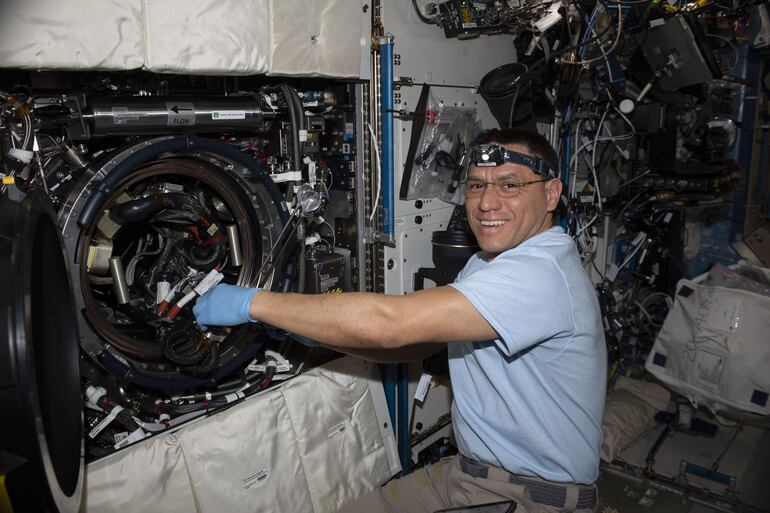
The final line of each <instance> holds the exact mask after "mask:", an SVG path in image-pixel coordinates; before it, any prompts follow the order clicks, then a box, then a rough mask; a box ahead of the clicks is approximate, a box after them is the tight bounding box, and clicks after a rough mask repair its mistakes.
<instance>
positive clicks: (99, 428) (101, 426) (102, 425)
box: [88, 405, 123, 438]
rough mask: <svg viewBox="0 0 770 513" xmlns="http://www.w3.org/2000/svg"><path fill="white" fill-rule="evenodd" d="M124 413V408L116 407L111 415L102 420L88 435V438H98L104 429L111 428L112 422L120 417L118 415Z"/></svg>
mask: <svg viewBox="0 0 770 513" xmlns="http://www.w3.org/2000/svg"><path fill="white" fill-rule="evenodd" d="M122 411H123V407H122V406H120V405H116V406H115V407H114V408H113V409H112V411H110V413H109V414H108V415H107V416H106V417H104V418H103V419H102V421H101V422H99V423H98V424H97V425H96V426H94V428H93V429H92V430H91V431H90V432H89V433H88V436H90V437H91V438H96V436H97V435H98V434H99V433H101V432H102V431H104V428H106V427H107V426H109V424H110V422H112V421H113V420H115V417H117V416H118V413H120V412H122Z"/></svg>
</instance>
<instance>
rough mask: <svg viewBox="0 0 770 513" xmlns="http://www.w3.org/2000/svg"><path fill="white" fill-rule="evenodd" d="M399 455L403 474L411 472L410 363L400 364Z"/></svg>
mask: <svg viewBox="0 0 770 513" xmlns="http://www.w3.org/2000/svg"><path fill="white" fill-rule="evenodd" d="M398 455H399V457H400V458H399V459H400V460H401V475H402V476H405V475H407V474H409V473H410V471H409V463H410V461H409V460H410V457H411V446H410V444H409V364H407V363H399V364H398Z"/></svg>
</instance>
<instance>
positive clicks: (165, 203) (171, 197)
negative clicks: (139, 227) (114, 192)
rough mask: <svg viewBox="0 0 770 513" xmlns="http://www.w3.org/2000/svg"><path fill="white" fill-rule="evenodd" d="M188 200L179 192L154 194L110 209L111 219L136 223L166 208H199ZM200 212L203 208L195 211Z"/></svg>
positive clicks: (118, 221) (122, 222) (124, 222)
mask: <svg viewBox="0 0 770 513" xmlns="http://www.w3.org/2000/svg"><path fill="white" fill-rule="evenodd" d="M187 198H188V196H186V195H184V194H179V193H178V192H170V193H167V194H153V195H151V196H147V197H146V198H139V199H135V200H131V201H126V202H125V203H120V204H119V205H115V206H113V207H112V208H110V217H111V218H112V220H113V221H115V222H116V223H119V224H128V223H136V222H138V221H141V220H143V219H147V218H148V217H149V216H151V215H152V214H154V213H155V212H157V211H159V210H162V209H164V208H177V209H186V208H189V207H190V206H193V207H195V206H197V205H195V204H193V205H190V203H191V202H190V201H188V200H187ZM193 203H194V202H193ZM200 210H201V208H200V207H199V206H198V208H196V209H195V210H194V211H195V213H200Z"/></svg>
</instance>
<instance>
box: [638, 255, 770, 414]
mask: <svg viewBox="0 0 770 513" xmlns="http://www.w3.org/2000/svg"><path fill="white" fill-rule="evenodd" d="M757 271H759V272H761V273H762V274H764V275H765V276H770V271H769V270H767V269H757V268H754V272H757ZM730 273H732V274H730ZM712 276H713V275H712ZM707 277H709V275H708V274H704V275H701V276H698V277H697V278H695V279H694V280H680V281H679V283H678V284H677V287H676V297H675V301H674V305H673V307H672V309H671V311H670V312H669V313H668V316H667V317H666V320H665V322H664V323H663V327H662V328H661V330H660V333H658V337H657V339H656V340H655V344H654V346H653V348H652V351H650V354H649V355H648V357H647V361H646V364H645V367H646V368H647V370H648V371H650V372H651V373H652V374H653V375H654V376H655V377H656V378H658V379H659V380H661V381H662V382H663V383H665V384H666V385H668V387H669V388H671V389H672V390H674V391H676V392H678V393H680V394H682V395H684V396H685V397H687V398H688V399H689V400H690V402H692V403H693V404H694V405H696V406H697V405H699V404H702V405H704V406H706V407H707V408H709V409H710V410H711V411H712V412H714V413H719V412H720V411H722V412H724V411H728V412H729V411H737V412H743V413H746V412H750V413H755V414H759V415H768V414H770V400H769V399H768V394H770V296H767V295H765V294H763V293H757V292H751V291H749V290H741V289H739V288H732V287H735V286H743V285H742V284H741V283H739V282H741V281H742V280H744V278H742V277H740V276H739V275H738V274H737V273H735V272H733V271H731V270H729V269H726V268H724V267H721V269H718V270H717V279H716V283H725V284H730V285H731V287H726V286H718V285H712V283H714V282H715V280H713V279H711V278H710V279H709V285H707V284H706V278H707ZM744 288H745V287H744ZM753 288H754V290H760V292H764V291H761V288H762V287H753Z"/></svg>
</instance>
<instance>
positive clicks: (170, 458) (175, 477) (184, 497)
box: [81, 434, 196, 513]
mask: <svg viewBox="0 0 770 513" xmlns="http://www.w3.org/2000/svg"><path fill="white" fill-rule="evenodd" d="M84 492H85V493H84V494H83V502H82V506H81V511H82V512H86V513H101V512H104V513H109V512H114V511H120V512H121V513H148V512H149V511H164V512H169V513H189V512H192V511H196V507H195V500H194V496H193V494H192V489H191V487H190V480H189V478H188V477H187V471H186V470H185V462H184V457H183V455H182V449H181V446H180V444H179V438H177V436H176V435H174V434H171V435H167V436H158V437H155V438H154V439H152V440H148V441H147V442H146V443H141V444H138V445H136V446H134V447H133V448H130V449H128V450H124V451H120V452H117V453H114V454H112V455H110V456H107V457H106V458H102V459H101V460H98V461H96V462H94V463H91V464H89V465H88V468H87V474H86V479H85V487H84Z"/></svg>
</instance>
